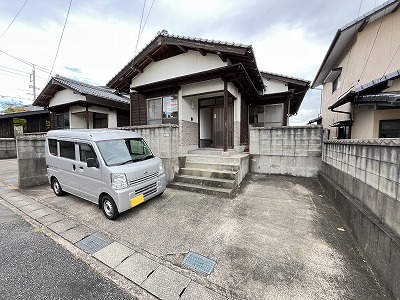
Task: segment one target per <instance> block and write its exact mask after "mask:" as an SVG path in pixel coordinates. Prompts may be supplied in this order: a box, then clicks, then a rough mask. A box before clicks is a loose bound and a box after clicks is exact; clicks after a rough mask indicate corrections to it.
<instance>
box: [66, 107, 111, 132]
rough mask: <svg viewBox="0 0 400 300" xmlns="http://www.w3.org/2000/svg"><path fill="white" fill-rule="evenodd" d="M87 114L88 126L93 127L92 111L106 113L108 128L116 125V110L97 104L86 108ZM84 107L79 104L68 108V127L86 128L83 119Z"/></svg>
mask: <svg viewBox="0 0 400 300" xmlns="http://www.w3.org/2000/svg"><path fill="white" fill-rule="evenodd" d="M88 111H89V113H90V115H89V128H93V113H101V114H106V115H108V128H116V127H117V111H116V110H112V111H110V109H108V108H105V107H98V106H91V107H89V108H88ZM85 112H86V108H85V107H81V106H72V107H71V108H70V127H71V128H86V120H85Z"/></svg>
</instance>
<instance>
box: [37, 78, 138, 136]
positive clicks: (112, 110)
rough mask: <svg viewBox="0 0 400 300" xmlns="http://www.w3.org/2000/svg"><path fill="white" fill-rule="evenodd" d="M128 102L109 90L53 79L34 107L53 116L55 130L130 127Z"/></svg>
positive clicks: (52, 121)
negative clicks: (40, 108) (44, 110)
mask: <svg viewBox="0 0 400 300" xmlns="http://www.w3.org/2000/svg"><path fill="white" fill-rule="evenodd" d="M129 102H130V101H129V98H128V97H127V96H126V95H124V94H120V93H119V92H117V91H116V90H113V89H110V88H108V87H102V86H93V85H90V84H87V83H83V82H80V81H76V80H73V79H70V78H66V77H61V76H58V75H57V76H56V77H53V78H52V79H51V80H50V81H49V83H48V84H47V85H46V87H45V88H44V89H43V91H42V92H41V93H40V95H39V96H38V97H37V99H36V100H35V102H34V103H33V105H36V106H42V107H44V108H45V109H47V110H49V111H50V112H51V113H52V114H51V115H52V120H51V123H52V124H51V127H52V129H63V128H114V127H121V126H129V105H130V103H129Z"/></svg>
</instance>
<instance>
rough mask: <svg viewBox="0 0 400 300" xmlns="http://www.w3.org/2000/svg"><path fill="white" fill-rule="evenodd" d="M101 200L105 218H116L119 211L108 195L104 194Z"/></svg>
mask: <svg viewBox="0 0 400 300" xmlns="http://www.w3.org/2000/svg"><path fill="white" fill-rule="evenodd" d="M102 200H103V205H102V207H103V213H104V215H105V216H106V218H107V219H110V220H115V219H116V218H118V216H119V212H118V209H117V206H116V205H115V202H114V200H113V199H112V198H111V197H110V196H108V195H104V196H103V199H102Z"/></svg>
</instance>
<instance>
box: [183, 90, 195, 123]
mask: <svg viewBox="0 0 400 300" xmlns="http://www.w3.org/2000/svg"><path fill="white" fill-rule="evenodd" d="M198 105H199V101H198V98H197V97H196V96H192V97H183V98H182V102H181V106H179V112H180V120H184V121H190V122H196V123H198V122H199V120H198V113H197V112H198Z"/></svg>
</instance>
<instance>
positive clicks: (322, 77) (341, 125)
mask: <svg viewBox="0 0 400 300" xmlns="http://www.w3.org/2000/svg"><path fill="white" fill-rule="evenodd" d="M399 7H400V0H396V1H393V0H392V1H387V2H385V3H384V4H383V5H381V6H379V7H377V8H375V9H374V10H373V11H371V12H369V13H366V14H365V15H364V16H362V17H359V18H357V19H356V20H354V21H353V22H351V23H349V24H347V25H346V26H344V27H342V28H341V29H339V30H338V31H337V33H336V35H335V37H334V39H333V41H332V43H331V45H330V47H329V50H328V52H327V54H326V56H325V58H324V60H323V62H322V65H321V67H320V69H319V70H318V73H317V75H316V77H315V79H314V81H313V83H312V85H311V88H315V87H317V86H319V85H321V84H322V87H323V101H322V116H323V118H322V124H323V126H324V128H330V138H337V139H342V138H355V139H358V138H363V139H367V138H385V137H387V138H398V137H400V50H399V47H400V31H399V30H398V29H399V28H400V10H399Z"/></svg>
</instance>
